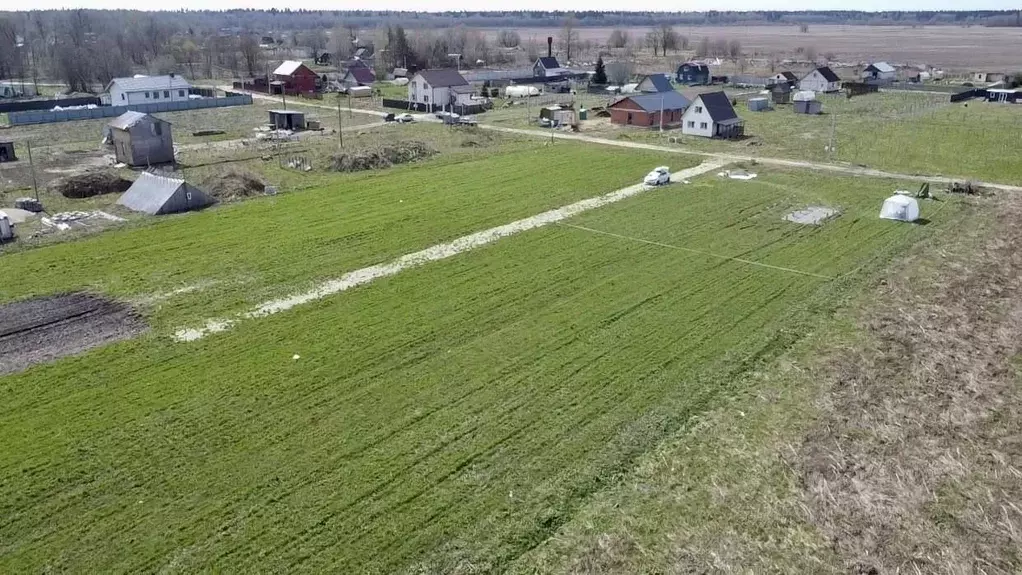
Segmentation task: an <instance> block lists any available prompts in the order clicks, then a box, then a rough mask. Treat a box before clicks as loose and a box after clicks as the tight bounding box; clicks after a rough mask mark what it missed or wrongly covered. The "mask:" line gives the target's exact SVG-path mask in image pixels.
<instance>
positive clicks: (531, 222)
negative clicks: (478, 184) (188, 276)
mask: <svg viewBox="0 0 1022 575" xmlns="http://www.w3.org/2000/svg"><path fill="white" fill-rule="evenodd" d="M727 163H728V162H726V161H722V160H711V161H708V162H704V163H702V164H700V165H698V166H696V167H694V168H688V169H686V170H682V171H680V172H676V173H675V174H673V175H672V176H671V177H672V179H676V180H677V181H681V180H684V179H687V178H693V177H695V176H698V175H701V174H705V173H706V172H710V171H713V170H716V169H719V168H721V167H723V166H725V165H727ZM650 189H653V188H650V187H648V186H645V185H643V184H636V185H633V186H628V187H627V188H622V189H620V190H617V191H615V192H611V193H609V194H604V195H602V196H597V197H595V198H587V199H585V200H581V201H578V202H575V203H573V204H569V205H566V206H562V207H560V208H555V209H553V210H548V211H546V212H543V213H540V214H537V215H534V216H531V217H528V218H524V219H521V220H517V221H514V222H511V223H509V224H505V225H502V226H497V227H494V228H490V229H487V230H483V231H481V232H476V233H474V234H469V235H467V236H462V237H460V238H458V239H456V240H454V241H451V242H447V243H443V244H437V245H435V246H432V247H429V248H426V249H424V250H420V251H417V252H414V253H410V254H406V255H404V256H401V257H399V258H397V259H395V260H393V261H391V262H388V263H385V264H377V265H374V266H369V267H366V268H362V269H358V270H355V271H352V272H348V273H346V274H344V275H343V276H341V277H340V278H337V279H334V280H329V281H326V282H323V283H322V284H320V285H319V286H317V287H316V288H314V289H312V290H310V291H307V292H304V293H298V294H294V295H291V296H288V297H285V298H281V299H276V300H271V301H268V302H265V303H263V304H261V305H259V306H258V307H256V308H255V309H253V310H251V311H248V312H245V313H243V314H241V315H239V316H237V317H235V318H234V319H224V318H214V319H210V320H207V321H206V324H205V325H203V326H202V327H198V328H185V329H180V330H178V331H176V332H175V333H174V336H173V337H174V339H175V340H176V341H180V342H188V341H195V340H198V339H202V338H203V337H205V336H207V335H209V334H212V333H218V332H222V331H226V330H228V329H230V328H231V327H233V326H234V325H235V324H236V323H237V322H238V321H241V320H248V319H257V318H261V317H266V316H268V315H273V314H276V313H280V312H283V311H287V310H289V309H291V308H293V307H295V306H299V305H304V304H308V303H311V302H314V301H317V300H320V299H323V298H325V297H327V296H331V295H334V294H337V293H340V292H343V291H347V290H349V289H352V288H355V287H358V286H361V285H365V284H368V283H371V282H372V281H374V280H377V279H380V278H384V277H388V276H393V275H396V274H398V273H400V272H402V271H404V270H406V269H410V268H415V267H419V266H422V265H425V264H427V263H429V262H434V261H439V260H443V259H447V258H450V257H453V256H456V255H458V254H461V253H464V252H467V251H470V250H473V249H476V248H479V247H482V246H485V245H487V244H491V243H493V242H496V241H497V240H500V239H501V238H505V237H509V236H513V235H517V234H519V233H522V232H525V231H528V230H531V229H535V228H539V227H543V226H547V225H550V224H554V223H557V222H560V221H562V220H566V219H568V218H570V217H573V216H576V215H578V214H581V213H583V212H587V211H589V210H593V209H596V208H599V207H602V206H606V205H609V204H613V203H616V202H620V201H621V200H625V199H628V198H630V197H632V196H636V195H638V194H641V193H643V192H646V191H648V190H650Z"/></svg>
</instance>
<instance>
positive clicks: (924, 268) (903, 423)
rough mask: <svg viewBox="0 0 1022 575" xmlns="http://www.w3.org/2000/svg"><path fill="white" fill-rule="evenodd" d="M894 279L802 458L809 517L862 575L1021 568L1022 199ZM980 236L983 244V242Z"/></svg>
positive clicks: (823, 404)
mask: <svg viewBox="0 0 1022 575" xmlns="http://www.w3.org/2000/svg"><path fill="white" fill-rule="evenodd" d="M997 201H998V202H999V204H1000V205H999V208H1000V209H999V210H998V216H997V220H996V223H995V230H996V231H995V233H993V234H991V235H989V236H988V235H987V233H988V231H984V230H978V229H976V230H970V231H969V233H967V234H966V237H964V238H962V240H961V241H958V242H956V243H953V244H950V245H946V246H945V247H944V248H943V249H942V251H940V252H939V253H928V254H918V255H917V256H916V257H915V260H916V261H910V262H908V263H907V265H906V267H905V269H907V270H910V271H908V272H905V273H896V274H892V275H891V276H890V277H889V279H888V280H886V281H885V282H884V283H883V284H882V285H881V286H880V288H879V290H878V294H877V296H878V297H877V298H876V300H875V302H876V303H875V305H873V306H870V307H869V308H868V310H867V311H865V312H864V313H863V315H862V324H863V326H864V328H865V332H866V335H865V337H864V338H863V341H862V342H861V343H860V344H857V345H852V346H848V347H846V348H844V349H841V350H837V351H836V352H835V353H834V354H832V355H831V358H832V359H831V360H830V361H829V362H826V364H825V365H824V367H823V368H822V370H821V375H822V376H823V377H824V378H825V381H826V383H827V384H828V385H827V391H826V392H825V393H824V394H823V396H822V398H821V400H820V401H819V409H820V413H821V416H820V419H819V421H818V423H817V425H815V427H814V428H813V429H812V430H811V431H810V433H809V434H808V437H807V439H806V442H805V445H804V447H803V449H802V452H801V453H800V454H799V455H800V457H799V459H800V461H794V464H795V465H796V466H797V467H798V468H799V469H800V470H801V473H802V476H803V480H804V487H805V502H806V505H807V514H808V517H809V519H810V521H811V522H812V523H814V524H815V525H816V526H817V527H818V528H819V529H820V530H821V531H822V532H823V533H824V534H825V535H826V537H827V538H828V539H829V540H830V542H831V544H832V546H833V549H834V552H835V553H836V554H837V556H838V557H839V558H840V560H841V561H842V562H843V564H844V565H845V567H846V568H847V569H850V570H851V571H852V572H859V573H1017V572H1018V570H1019V569H1020V568H1022V471H1020V469H1019V467H1020V466H1022V436H1020V435H1019V430H1020V429H1022V411H1020V406H1022V388H1020V386H1019V379H1018V374H1017V370H1016V368H1015V366H1014V361H1015V359H1016V357H1017V356H1018V354H1019V351H1020V342H1022V300H1020V295H1022V294H1020V289H1022V254H1020V253H1019V252H1018V250H1017V246H1018V245H1019V243H1020V242H1022V223H1020V222H1022V198H1018V197H1015V196H1010V197H1009V196H1006V197H1002V198H998V200H997ZM981 237H983V238H985V239H983V240H980V238H981Z"/></svg>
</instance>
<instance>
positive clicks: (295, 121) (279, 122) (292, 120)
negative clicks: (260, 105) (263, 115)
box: [270, 110, 305, 132]
mask: <svg viewBox="0 0 1022 575" xmlns="http://www.w3.org/2000/svg"><path fill="white" fill-rule="evenodd" d="M270 127H271V128H273V129H274V130H292V131H295V132H298V131H301V130H304V129H305V112H297V111H295V110H270Z"/></svg>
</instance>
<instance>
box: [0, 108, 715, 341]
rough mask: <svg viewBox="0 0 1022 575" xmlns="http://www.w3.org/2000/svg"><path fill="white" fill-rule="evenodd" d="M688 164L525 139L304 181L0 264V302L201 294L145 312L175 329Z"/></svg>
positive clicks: (689, 161) (662, 157) (654, 156)
mask: <svg viewBox="0 0 1022 575" xmlns="http://www.w3.org/2000/svg"><path fill="white" fill-rule="evenodd" d="M436 128H437V129H441V130H442V129H443V128H441V127H439V126H437V127H436ZM696 163H697V161H696V160H693V159H691V158H687V157H684V156H679V155H676V154H669V153H666V154H665V153H654V152H631V151H629V152H622V151H621V150H616V149H608V148H606V147H600V146H595V145H585V144H576V143H567V144H563V145H562V144H561V143H558V144H557V145H555V146H553V147H549V146H545V145H543V144H540V143H536V142H528V143H525V144H522V145H521V146H519V147H517V148H513V149H510V150H507V151H506V152H504V153H494V151H492V150H484V151H481V153H479V154H465V155H451V156H446V157H445V156H444V155H441V156H440V157H439V158H438V159H437V160H433V161H430V162H427V163H422V164H413V165H406V166H403V167H397V168H394V169H391V170H386V171H382V172H363V173H355V174H350V175H338V174H329V176H328V177H327V176H325V175H310V176H308V177H311V178H314V179H316V180H317V181H319V182H321V186H320V187H318V188H312V189H309V190H306V191H303V192H300V193H295V194H285V195H281V196H276V197H264V198H259V199H254V200H250V201H247V202H245V203H243V204H239V205H233V206H222V207H220V208H216V209H211V210H207V211H205V212H202V213H196V214H187V215H181V216H170V217H165V218H164V219H163V220H162V221H160V222H157V223H154V224H152V225H149V226H147V227H145V228H143V229H124V230H118V231H111V232H107V233H104V234H102V235H99V236H96V237H92V238H89V239H86V240H84V241H79V242H75V243H73V244H64V245H54V246H48V247H45V248H40V249H36V250H29V251H26V252H21V253H15V254H12V255H10V256H5V257H4V269H5V270H8V271H9V273H10V274H11V275H10V277H11V279H12V280H13V281H4V283H3V286H2V287H0V300H10V299H14V298H19V297H22V296H25V295H29V294H38V293H51V292H57V291H63V290H69V289H80V288H85V289H91V290H98V291H101V292H105V293H110V294H113V295H116V296H120V297H129V298H130V297H137V296H144V295H147V294H150V295H151V294H159V293H165V292H169V291H172V290H175V289H179V288H181V287H184V286H188V285H196V284H206V283H209V284H211V286H210V287H209V288H208V289H206V290H203V291H201V292H195V293H193V294H189V295H186V296H182V297H180V298H175V299H174V300H173V301H170V302H166V303H164V304H162V305H160V306H158V307H157V308H155V309H153V310H151V311H152V314H153V315H154V316H155V318H156V319H157V320H158V323H159V324H161V325H162V324H164V323H165V322H171V325H169V326H168V327H171V328H173V327H180V326H178V325H174V324H175V323H177V322H184V321H190V322H194V321H195V320H196V319H203V318H205V317H208V316H209V315H215V314H221V313H226V312H228V311H236V310H238V309H239V308H244V307H249V306H251V305H254V304H256V303H259V302H261V301H263V300H265V299H267V298H269V297H272V296H279V295H285V294H286V293H289V292H291V291H294V290H296V289H300V288H302V287H303V286H304V285H305V284H306V283H308V282H312V281H315V280H320V279H323V278H330V277H335V276H337V275H339V274H341V273H343V272H344V271H349V270H352V269H357V268H359V267H363V266H366V265H370V264H374V263H379V262H382V261H385V260H388V259H391V258H393V257H396V256H398V255H401V254H404V253H407V252H411V251H415V250H417V249H421V248H424V247H427V246H430V245H433V244H436V243H440V242H443V241H445V240H450V239H453V238H455V237H458V236H461V235H464V234H466V233H470V232H474V231H478V230H481V229H485V228H488V227H492V226H495V225H499V224H503V223H507V222H509V221H512V220H515V219H518V218H522V217H525V216H530V215H533V214H536V213H539V212H542V211H544V210H547V209H551V208H554V207H558V206H561V205H564V204H568V203H571V202H574V201H577V200H579V199H582V198H587V197H592V196H596V195H599V194H602V193H606V192H610V191H613V190H616V189H619V188H622V187H624V186H627V185H631V184H634V183H636V182H638V181H639V180H640V179H641V177H642V176H643V175H644V174H645V173H646V172H647V171H648V170H649V169H650V168H651V167H652V166H657V165H662V164H666V165H669V166H672V167H674V168H675V169H680V168H684V167H688V166H691V165H694V164H696ZM15 278H16V279H15Z"/></svg>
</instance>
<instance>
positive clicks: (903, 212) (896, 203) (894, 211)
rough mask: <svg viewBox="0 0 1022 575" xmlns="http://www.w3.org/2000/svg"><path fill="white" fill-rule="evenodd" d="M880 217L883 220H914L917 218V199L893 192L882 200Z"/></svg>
mask: <svg viewBox="0 0 1022 575" xmlns="http://www.w3.org/2000/svg"><path fill="white" fill-rule="evenodd" d="M880 217H881V218H882V219H885V220H896V221H899V222H914V221H916V220H918V219H919V201H918V200H916V199H915V198H913V197H912V196H909V195H906V194H894V195H893V196H891V197H889V198H887V199H886V200H884V205H883V206H882V207H881V208H880Z"/></svg>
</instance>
